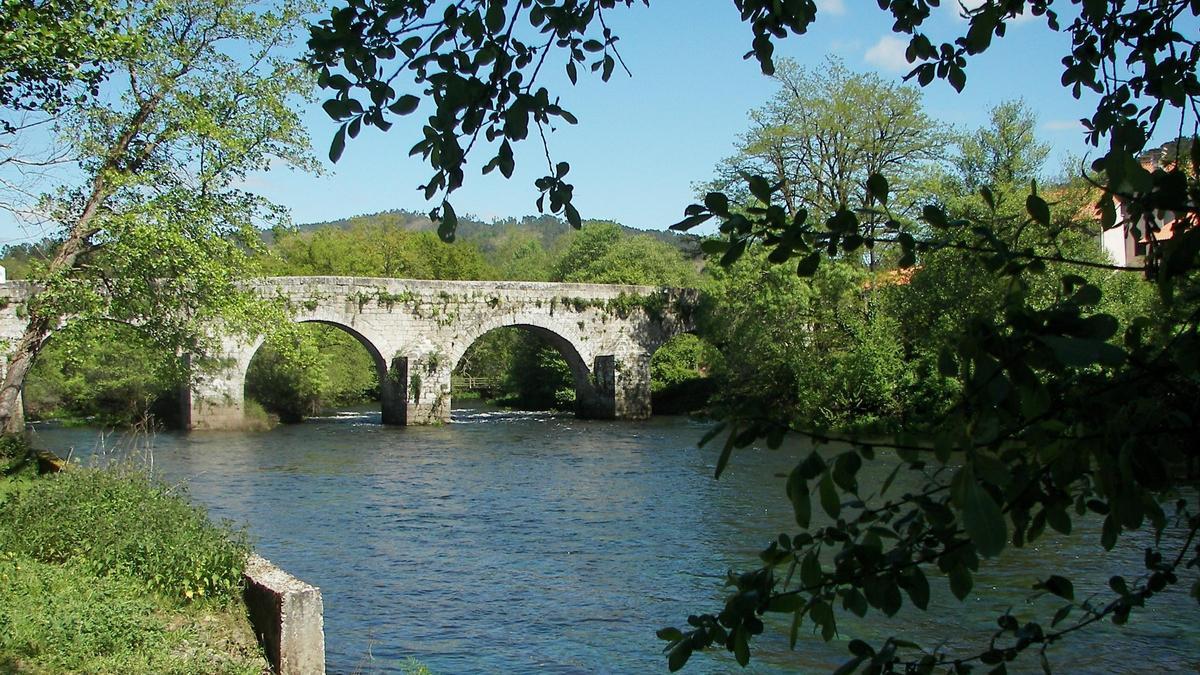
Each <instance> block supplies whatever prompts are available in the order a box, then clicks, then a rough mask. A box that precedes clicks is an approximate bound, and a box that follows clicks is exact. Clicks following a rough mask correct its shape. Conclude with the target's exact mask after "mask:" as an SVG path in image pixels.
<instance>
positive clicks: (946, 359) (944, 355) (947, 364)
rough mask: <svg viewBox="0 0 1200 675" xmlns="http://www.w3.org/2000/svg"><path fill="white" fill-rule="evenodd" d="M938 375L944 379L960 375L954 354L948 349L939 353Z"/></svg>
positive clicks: (943, 349)
mask: <svg viewBox="0 0 1200 675" xmlns="http://www.w3.org/2000/svg"><path fill="white" fill-rule="evenodd" d="M938 373H940V374H941V376H942V377H954V376H955V375H957V374H958V362H957V361H955V360H954V353H953V352H951V351H950V350H949V349H947V348H942V350H941V351H939V352H938Z"/></svg>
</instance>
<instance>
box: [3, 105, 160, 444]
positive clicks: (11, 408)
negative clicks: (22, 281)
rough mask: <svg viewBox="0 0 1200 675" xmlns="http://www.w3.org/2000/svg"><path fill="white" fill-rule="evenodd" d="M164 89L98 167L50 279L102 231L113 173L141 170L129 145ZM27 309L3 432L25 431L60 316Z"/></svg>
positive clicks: (7, 378) (9, 379)
mask: <svg viewBox="0 0 1200 675" xmlns="http://www.w3.org/2000/svg"><path fill="white" fill-rule="evenodd" d="M162 94H163V92H159V93H158V94H156V95H155V96H153V97H151V98H149V99H147V100H146V101H144V102H143V103H142V104H141V105H140V106H139V107H138V110H137V112H136V113H135V114H134V115H133V117H132V118H130V120H129V125H128V126H127V127H126V128H125V132H124V133H122V134H121V136H120V137H119V138H118V139H117V140H116V142H115V143H113V146H112V147H111V148H109V151H108V154H107V156H106V158H105V161H104V166H103V167H101V168H100V170H99V171H97V172H96V175H95V177H94V178H93V179H92V189H91V193H90V194H89V195H88V200H87V202H86V203H85V204H84V207H83V210H82V211H81V212H80V213H79V217H77V218H76V219H75V223H74V224H73V225H72V226H71V229H70V231H69V234H68V235H67V239H66V240H65V241H64V242H63V243H62V246H60V247H59V249H58V253H57V254H55V256H54V260H53V261H51V263H50V265H49V267H48V268H47V269H46V278H47V279H54V278H56V277H60V276H66V275H67V274H69V273H70V271H71V270H73V269H74V268H75V267H76V266H77V265H78V263H79V256H80V255H81V254H82V253H83V252H84V251H85V250H87V247H88V245H89V242H90V241H91V238H92V237H93V236H95V234H96V233H97V232H98V231H99V228H97V227H96V226H95V219H96V214H97V213H99V211H100V207H101V206H102V205H103V204H104V201H105V200H106V199H108V197H109V192H110V190H111V187H110V183H109V180H108V177H109V174H110V172H118V171H128V170H130V169H133V170H136V166H137V165H138V164H139V163H140V162H137V161H134V162H130V161H129V159H130V158H129V157H128V156H127V155H128V154H129V147H130V145H131V143H132V142H133V139H134V138H136V137H137V135H138V134H139V133H140V132H141V130H142V127H143V126H144V125H145V124H146V120H148V119H149V118H150V114H151V113H153V112H154V110H155V109H156V108H157V107H158V104H159V102H160V101H161V100H162ZM142 158H144V154H143V157H139V158H137V159H142ZM28 310H29V323H28V324H27V325H26V326H25V331H24V332H23V333H22V334H21V339H20V340H18V341H17V346H16V348H15V349H14V350H13V351H12V353H11V354H9V357H8V358H9V361H8V367H7V368H6V369H5V372H4V381H3V384H0V433H3V434H5V435H8V434H19V433H23V432H24V431H25V428H24V427H25V424H24V420H25V416H24V414H23V411H21V410H19V406H20V405H21V391H22V390H23V389H24V388H25V376H26V375H27V374H29V369H30V368H32V367H33V363H34V361H36V360H37V355H38V354H39V353H40V352H41V350H42V346H43V345H44V344H45V343H46V338H47V337H49V336H50V331H51V329H52V328H53V327H54V325H56V324H57V321H58V320H59V317H58V314H57V312H55V311H54V310H53V309H51V308H45V307H39V306H38V303H37V298H36V297H35V298H33V299H31V300H30V302H29V305H28ZM52 322H53V323H52Z"/></svg>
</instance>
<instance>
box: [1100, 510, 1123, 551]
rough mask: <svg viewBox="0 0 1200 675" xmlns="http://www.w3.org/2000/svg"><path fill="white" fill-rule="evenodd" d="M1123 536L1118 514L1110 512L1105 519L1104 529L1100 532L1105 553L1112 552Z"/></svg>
mask: <svg viewBox="0 0 1200 675" xmlns="http://www.w3.org/2000/svg"><path fill="white" fill-rule="evenodd" d="M1120 536H1121V523H1120V521H1119V520H1118V518H1117V514H1116V513H1113V512H1110V513H1109V514H1108V515H1107V516H1105V517H1104V527H1103V528H1102V530H1101V532H1100V545H1101V546H1103V547H1104V550H1105V551H1111V550H1112V549H1113V547H1114V546H1116V545H1117V538H1118V537H1120Z"/></svg>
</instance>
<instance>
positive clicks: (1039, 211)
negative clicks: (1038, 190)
mask: <svg viewBox="0 0 1200 675" xmlns="http://www.w3.org/2000/svg"><path fill="white" fill-rule="evenodd" d="M1025 210H1026V211H1028V212H1029V217H1030V218H1033V220H1034V221H1035V222H1038V223H1041V224H1042V225H1045V226H1047V227H1049V225H1050V207H1049V206H1048V205H1047V204H1046V200H1044V199H1042V198H1041V197H1039V196H1037V195H1036V194H1032V195H1029V196H1028V197H1026V198H1025Z"/></svg>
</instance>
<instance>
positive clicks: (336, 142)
mask: <svg viewBox="0 0 1200 675" xmlns="http://www.w3.org/2000/svg"><path fill="white" fill-rule="evenodd" d="M345 150H346V125H345V124H343V125H342V126H340V127H338V130H337V133H335V134H334V135H333V143H331V144H330V145H329V161H331V162H333V163H334V164H337V161H338V160H339V159H341V158H342V152H344V151H345Z"/></svg>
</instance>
